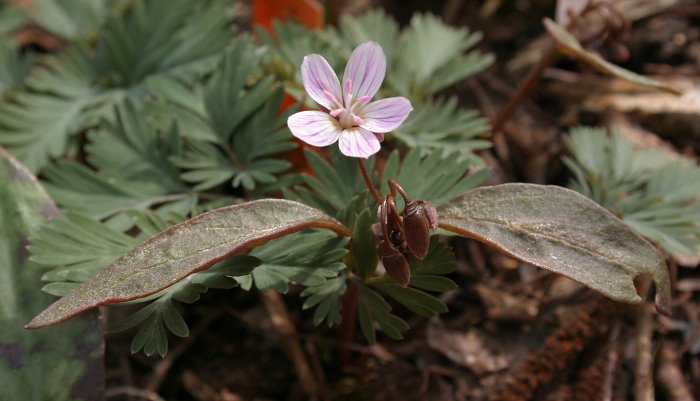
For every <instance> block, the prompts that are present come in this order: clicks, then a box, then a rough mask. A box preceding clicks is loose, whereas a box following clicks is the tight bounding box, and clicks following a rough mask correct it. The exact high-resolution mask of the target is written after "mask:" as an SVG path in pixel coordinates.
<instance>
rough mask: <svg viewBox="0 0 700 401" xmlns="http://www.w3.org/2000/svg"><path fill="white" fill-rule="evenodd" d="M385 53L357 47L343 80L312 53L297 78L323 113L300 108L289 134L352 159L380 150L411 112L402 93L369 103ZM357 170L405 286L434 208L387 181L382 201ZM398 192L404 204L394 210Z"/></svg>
mask: <svg viewBox="0 0 700 401" xmlns="http://www.w3.org/2000/svg"><path fill="white" fill-rule="evenodd" d="M385 73H386V57H385V56H384V51H383V50H382V48H381V46H379V44H377V43H376V42H365V43H363V44H361V45H359V46H357V47H356V48H355V50H353V52H352V54H351V55H350V59H349V60H348V64H347V66H345V72H344V73H343V80H344V84H343V86H342V87H341V85H340V81H339V80H338V77H337V76H336V74H335V72H334V71H333V69H332V68H331V66H330V65H329V64H328V62H327V61H326V59H324V58H323V56H320V55H318V54H310V55H308V56H306V57H304V61H303V62H302V64H301V78H302V81H303V83H304V88H305V89H306V92H307V93H308V94H309V96H311V98H312V99H314V100H315V101H316V102H317V103H318V104H320V105H321V106H322V107H324V108H325V109H326V110H327V111H318V110H313V111H302V112H299V113H296V114H293V115H291V116H290V117H289V119H288V120H287V124H288V126H289V129H290V130H291V131H292V134H294V136H296V137H297V138H299V139H301V140H302V141H304V142H306V143H308V144H310V145H314V146H328V145H330V144H333V143H335V142H336V141H338V144H339V147H340V151H341V152H342V153H343V154H344V155H346V156H350V157H356V158H368V157H369V156H371V155H373V154H375V153H377V152H378V151H379V149H380V145H379V143H380V142H382V141H383V140H384V133H386V132H390V131H392V130H394V129H396V128H397V127H398V126H399V125H401V123H403V121H404V120H405V119H406V117H408V113H410V112H411V110H413V107H412V106H411V102H410V101H409V100H408V99H406V98H405V97H400V96H399V97H391V98H387V99H382V100H378V101H376V102H370V100H371V99H372V97H374V95H375V94H376V93H377V91H378V90H379V87H380V86H381V84H382V81H384V74H385ZM359 164H360V169H361V171H362V173H363V177H364V178H365V182H366V183H367V186H368V187H369V190H370V192H371V193H372V196H373V197H374V199H375V201H376V202H377V203H378V204H379V209H378V212H377V216H378V222H377V223H376V224H375V225H374V226H373V227H372V231H373V233H374V235H375V238H376V241H377V251H378V253H379V256H380V257H381V259H382V262H383V264H384V267H385V269H386V271H387V273H388V274H389V276H390V277H391V278H392V279H393V280H394V281H396V282H397V283H398V284H399V285H400V286H402V287H406V286H408V283H409V280H410V276H411V274H410V269H409V265H408V260H409V259H410V258H412V257H415V258H418V259H423V258H424V257H425V256H426V254H427V252H428V245H429V244H430V235H429V229H431V228H432V229H435V228H437V209H436V208H435V206H433V205H432V204H431V203H430V202H427V201H418V202H416V201H413V200H412V199H411V198H410V197H409V196H408V195H407V194H406V192H405V191H404V190H403V188H401V186H400V185H399V184H398V183H397V182H395V181H393V180H390V181H389V184H390V186H391V194H388V195H386V196H385V197H384V198H383V199H382V197H381V196H380V195H379V193H378V192H377V190H376V189H375V188H374V186H373V184H372V181H371V179H370V178H369V174H368V173H367V170H366V169H365V167H364V164H363V163H362V162H361V161H360V162H359ZM396 191H398V192H399V193H400V194H401V196H403V198H404V201H405V203H406V207H405V208H404V210H403V212H402V213H401V214H399V213H398V212H397V210H396V200H395V198H396Z"/></svg>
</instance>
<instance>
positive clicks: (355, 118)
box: [352, 114, 365, 125]
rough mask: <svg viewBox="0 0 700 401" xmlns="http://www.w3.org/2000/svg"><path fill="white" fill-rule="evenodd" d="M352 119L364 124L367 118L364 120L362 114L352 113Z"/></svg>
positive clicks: (358, 123) (356, 122)
mask: <svg viewBox="0 0 700 401" xmlns="http://www.w3.org/2000/svg"><path fill="white" fill-rule="evenodd" d="M352 121H354V122H355V124H357V125H360V124H364V122H365V120H363V119H362V118H361V117H360V116H357V115H355V114H353V115H352Z"/></svg>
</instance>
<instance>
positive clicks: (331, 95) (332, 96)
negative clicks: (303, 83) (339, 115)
mask: <svg viewBox="0 0 700 401" xmlns="http://www.w3.org/2000/svg"><path fill="white" fill-rule="evenodd" d="M323 94H324V95H326V98H328V100H330V101H331V102H334V103H339V102H338V99H337V98H336V97H335V95H334V94H332V93H330V92H329V91H327V90H325V89H324V90H323Z"/></svg>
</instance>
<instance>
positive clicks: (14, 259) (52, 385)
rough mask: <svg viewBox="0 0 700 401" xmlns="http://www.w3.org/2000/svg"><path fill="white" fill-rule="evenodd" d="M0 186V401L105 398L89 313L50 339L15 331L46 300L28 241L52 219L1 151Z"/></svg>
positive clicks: (37, 189) (96, 333) (44, 200)
mask: <svg viewBox="0 0 700 401" xmlns="http://www.w3.org/2000/svg"><path fill="white" fill-rule="evenodd" d="M0 185H1V186H2V188H3V190H2V191H0V220H2V222H3V224H0V326H2V330H0V387H2V398H3V399H7V400H26V399H47V400H49V399H50V400H55V401H68V400H71V401H73V400H76V401H77V400H87V399H99V398H100V397H101V396H102V392H103V391H104V370H103V362H102V354H103V352H104V348H103V347H104V345H103V342H102V337H101V334H100V327H99V323H98V320H97V314H96V313H91V314H88V315H85V316H82V317H80V318H79V319H75V320H74V321H72V322H70V323H69V324H66V325H63V326H62V327H59V328H56V330H54V331H51V332H30V331H27V330H24V329H23V328H22V325H23V324H24V323H25V322H26V321H27V319H29V318H30V317H31V316H33V315H34V314H36V313H37V312H39V311H40V310H41V309H42V308H44V307H45V306H46V305H48V304H49V303H50V302H51V298H52V297H51V296H49V295H46V294H42V293H41V292H40V291H39V287H40V285H41V284H40V282H39V278H40V276H41V274H42V272H41V270H39V269H37V268H36V266H30V265H29V264H28V262H27V253H26V251H25V250H24V246H25V245H26V242H27V236H29V235H31V234H33V233H34V231H35V230H36V228H37V227H38V226H40V225H41V224H43V223H44V221H45V220H46V219H47V218H49V217H55V216H57V215H58V214H59V211H58V209H57V208H56V207H55V206H54V205H53V203H52V202H51V200H50V199H49V197H48V196H47V195H46V193H45V192H44V191H43V189H42V188H41V186H40V185H39V184H38V182H37V181H36V179H35V178H34V177H33V176H32V175H31V173H29V172H28V171H27V170H26V169H25V168H24V167H23V166H22V165H21V164H20V163H19V162H18V161H17V160H16V159H14V158H12V157H11V156H10V155H9V154H8V153H7V152H6V151H5V150H4V149H2V148H0ZM47 361H50V363H48V362H47ZM77 383H80V385H77Z"/></svg>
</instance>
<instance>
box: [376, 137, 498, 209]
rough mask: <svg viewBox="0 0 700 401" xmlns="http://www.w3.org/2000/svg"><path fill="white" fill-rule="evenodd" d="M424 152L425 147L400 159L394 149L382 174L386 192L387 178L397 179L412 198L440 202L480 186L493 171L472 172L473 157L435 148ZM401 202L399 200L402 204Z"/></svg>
mask: <svg viewBox="0 0 700 401" xmlns="http://www.w3.org/2000/svg"><path fill="white" fill-rule="evenodd" d="M424 153H426V152H423V151H422V150H421V149H413V150H411V151H409V152H408V153H407V154H406V156H404V158H403V160H400V157H399V152H398V151H393V152H392V153H391V154H390V155H389V157H388V158H387V160H386V164H385V165H384V169H383V170H382V173H381V185H382V186H381V190H382V192H384V193H386V192H388V191H389V185H388V184H387V180H388V179H393V180H394V181H396V182H398V183H399V184H400V185H401V186H402V187H403V189H404V190H406V192H407V193H408V194H409V195H410V196H411V197H412V198H414V199H424V200H427V201H430V202H432V203H434V204H436V205H439V204H440V203H443V202H445V201H447V200H449V199H451V198H453V197H455V196H457V195H459V194H461V193H462V192H466V191H467V190H469V189H472V188H475V187H477V186H478V185H479V184H481V182H482V181H483V180H484V179H485V178H486V176H487V175H488V173H489V170H488V169H480V170H477V171H474V172H470V170H471V169H473V168H474V167H476V166H477V164H476V163H475V162H474V161H473V160H469V159H467V160H460V156H459V154H457V153H447V154H445V153H444V152H443V151H441V150H435V151H432V152H430V153H427V156H423V154H424ZM399 198H400V197H399ZM401 202H402V200H401V199H397V203H398V204H399V206H400V205H401V204H402V203H401Z"/></svg>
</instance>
